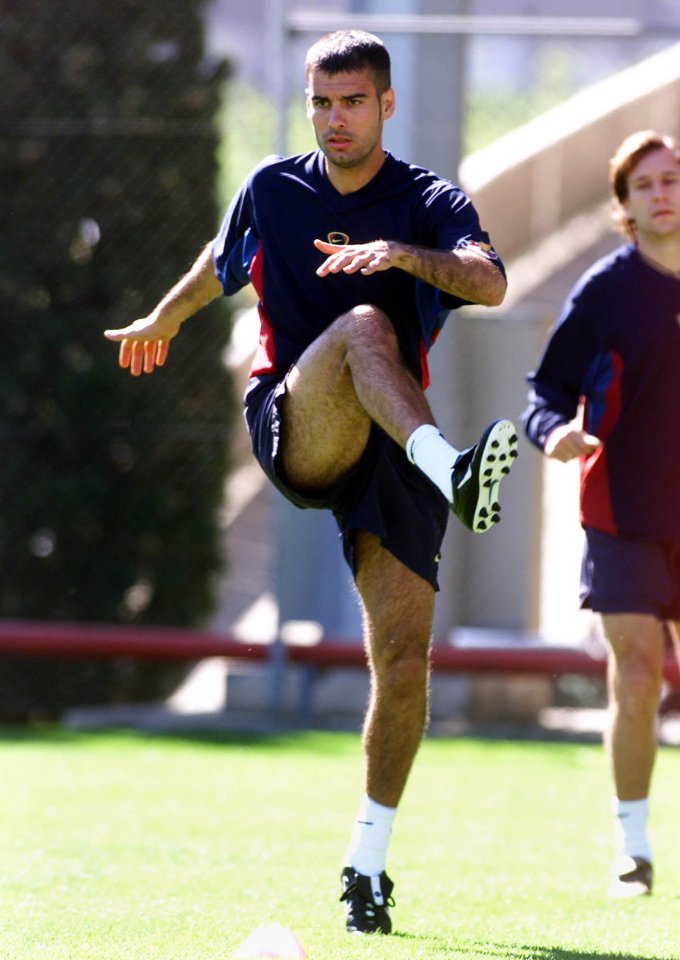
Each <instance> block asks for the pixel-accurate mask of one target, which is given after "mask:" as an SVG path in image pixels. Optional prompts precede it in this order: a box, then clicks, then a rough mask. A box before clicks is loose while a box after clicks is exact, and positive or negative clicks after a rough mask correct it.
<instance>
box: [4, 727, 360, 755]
mask: <svg viewBox="0 0 680 960" xmlns="http://www.w3.org/2000/svg"><path fill="white" fill-rule="evenodd" d="M320 736H321V737H323V738H324V745H323V749H324V753H326V754H328V753H329V751H330V750H333V749H334V750H335V752H337V753H346V752H347V751H348V750H352V751H355V750H356V742H357V738H356V737H352V738H347V737H345V736H341V737H337V738H332V737H331V738H327V737H326V734H325V733H324V732H323V731H318V730H290V729H285V730H283V729H276V728H271V729H265V730H260V731H255V730H219V729H201V728H195V729H184V730H178V729H172V728H170V729H167V730H139V729H132V728H130V727H126V726H121V727H106V728H100V729H96V728H95V729H92V730H78V729H72V728H69V727H66V726H62V725H60V724H58V723H27V724H24V723H21V724H18V723H17V724H12V723H3V724H0V743H25V744H30V743H35V744H41V745H49V744H54V745H55V746H57V745H58V746H65V745H69V744H71V745H73V746H74V747H78V746H89V745H91V744H92V743H94V742H99V743H107V742H109V743H115V742H116V741H120V742H123V741H125V742H128V743H129V742H134V741H137V742H139V743H145V742H150V741H152V742H154V743H156V744H163V743H167V744H168V745H178V744H185V745H197V746H205V747H215V748H220V747H224V746H228V747H244V748H252V747H253V746H259V747H266V748H268V749H271V750H277V749H280V750H284V749H286V750H287V749H290V747H291V746H293V745H294V746H296V747H297V748H308V749H309V750H310V751H314V750H318V738H319V737H320Z"/></svg>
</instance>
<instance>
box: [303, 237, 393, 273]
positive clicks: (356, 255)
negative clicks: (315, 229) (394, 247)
mask: <svg viewBox="0 0 680 960" xmlns="http://www.w3.org/2000/svg"><path fill="white" fill-rule="evenodd" d="M314 246H315V247H316V249H317V250H320V251H321V253H325V254H327V257H326V259H325V260H324V262H323V263H322V264H321V266H320V267H319V268H318V269H317V271H316V274H317V276H318V277H327V276H328V274H329V273H340V272H342V273H357V272H361V273H363V274H364V275H365V276H368V275H369V274H371V273H376V271H378V270H389V268H390V267H391V266H393V263H392V251H391V247H390V244H389V243H388V241H387V240H373V241H372V242H371V243H348V244H344V245H342V246H338V245H337V244H335V243H328V242H327V241H326V240H315V241H314Z"/></svg>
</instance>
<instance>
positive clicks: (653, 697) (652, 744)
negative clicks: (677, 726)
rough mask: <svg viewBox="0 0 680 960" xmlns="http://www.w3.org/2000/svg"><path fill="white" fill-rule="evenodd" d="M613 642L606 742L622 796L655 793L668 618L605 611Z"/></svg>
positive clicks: (610, 661) (609, 674)
mask: <svg viewBox="0 0 680 960" xmlns="http://www.w3.org/2000/svg"><path fill="white" fill-rule="evenodd" d="M602 622H603V624H604V629H605V633H606V636H607V640H608V642H609V647H610V656H609V672H608V686H609V726H608V730H607V733H606V735H605V746H606V749H607V753H608V756H609V761H610V764H611V770H612V775H613V778H614V787H615V791H616V796H617V797H618V798H619V800H641V799H643V798H645V797H647V796H648V795H649V788H650V783H651V778H652V770H653V768H654V760H655V758H656V743H657V734H656V714H657V708H658V703H659V693H660V690H661V675H662V664H663V651H664V630H663V624H662V623H661V622H660V621H659V620H657V619H656V618H655V617H652V616H650V615H646V614H632V613H627V614H606V615H603V617H602Z"/></svg>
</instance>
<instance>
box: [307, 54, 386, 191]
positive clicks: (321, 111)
mask: <svg viewBox="0 0 680 960" xmlns="http://www.w3.org/2000/svg"><path fill="white" fill-rule="evenodd" d="M307 84H308V86H307V116H308V117H309V119H310V120H311V121H312V126H313V127H314V135H315V137H316V142H317V143H318V145H319V147H320V148H321V150H322V151H323V153H324V155H325V157H326V162H327V169H328V170H329V173H330V174H332V173H333V170H335V171H336V172H340V171H344V170H347V171H351V170H357V171H358V170H362V171H367V172H370V171H371V169H372V168H373V167H375V170H374V171H373V172H376V171H377V169H379V167H380V165H381V164H382V162H383V159H384V151H383V148H382V128H383V122H384V121H385V120H386V119H388V118H389V117H391V116H392V113H393V111H394V92H393V91H392V90H391V89H390V90H386V91H385V93H383V94H381V95H380V96H379V95H378V92H377V90H376V88H375V84H374V82H373V75H372V73H371V71H370V70H369V69H368V68H366V69H364V70H359V71H356V72H352V73H335V74H328V73H323V72H322V71H320V70H311V71H310V72H309V74H308V77H307ZM371 175H372V173H371Z"/></svg>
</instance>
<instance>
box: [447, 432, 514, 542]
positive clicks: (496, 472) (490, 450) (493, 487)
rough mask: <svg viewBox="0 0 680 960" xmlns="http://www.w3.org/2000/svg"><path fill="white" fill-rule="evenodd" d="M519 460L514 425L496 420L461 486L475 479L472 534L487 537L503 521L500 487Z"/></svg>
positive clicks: (470, 525)
mask: <svg viewBox="0 0 680 960" xmlns="http://www.w3.org/2000/svg"><path fill="white" fill-rule="evenodd" d="M516 458H517V431H516V430H515V425H514V424H513V423H512V422H511V421H510V420H496V422H495V423H492V424H491V426H489V427H488V428H487V430H486V431H485V433H483V434H482V436H481V438H480V441H479V443H478V444H477V447H476V449H475V452H474V454H473V457H472V460H471V461H470V466H469V468H468V471H467V473H466V476H465V478H463V480H462V481H461V483H460V484H459V485H458V486H459V489H460V488H461V487H462V486H463V485H464V484H465V483H466V482H467V483H474V482H475V478H476V483H477V490H476V503H475V506H474V511H473V513H472V519H471V521H470V523H469V527H470V529H471V530H472V532H473V533H484V532H486V531H487V530H489V529H490V528H491V527H492V526H493V525H494V524H496V523H498V522H499V521H500V519H501V518H500V509H501V505H500V503H499V502H498V487H499V485H500V482H501V480H502V479H503V477H506V476H507V475H508V474H509V473H510V468H511V467H512V464H513V462H514V460H515V459H516ZM468 477H469V480H468V479H467V478H468ZM466 493H467V491H466ZM474 495H475V494H473V496H474ZM466 499H468V500H469V499H471V498H466ZM466 512H468V511H467V510H466ZM458 515H459V514H458ZM463 522H465V521H463Z"/></svg>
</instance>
